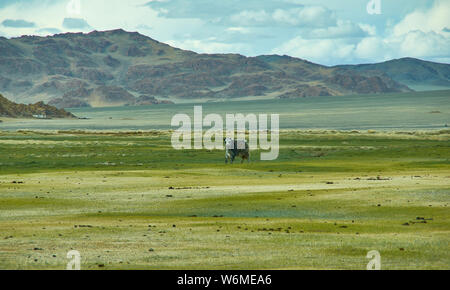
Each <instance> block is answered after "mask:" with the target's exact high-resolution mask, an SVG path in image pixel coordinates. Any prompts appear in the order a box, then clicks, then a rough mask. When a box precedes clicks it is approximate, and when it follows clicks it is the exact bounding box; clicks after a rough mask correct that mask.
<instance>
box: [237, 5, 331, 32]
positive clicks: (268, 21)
mask: <svg viewBox="0 0 450 290" xmlns="http://www.w3.org/2000/svg"><path fill="white" fill-rule="evenodd" d="M230 20H231V22H232V23H236V24H239V25H241V26H259V25H284V26H306V27H326V26H329V25H334V24H336V16H335V15H334V13H333V11H331V10H329V9H327V8H326V7H322V6H305V7H300V8H291V9H276V10H274V11H272V12H267V11H265V10H244V11H241V12H240V13H238V14H234V15H232V16H231V17H230Z"/></svg>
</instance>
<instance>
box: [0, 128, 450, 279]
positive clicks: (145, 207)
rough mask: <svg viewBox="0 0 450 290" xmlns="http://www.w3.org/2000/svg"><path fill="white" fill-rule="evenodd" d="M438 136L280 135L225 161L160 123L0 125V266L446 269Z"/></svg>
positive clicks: (445, 153)
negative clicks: (139, 128) (263, 157)
mask: <svg viewBox="0 0 450 290" xmlns="http://www.w3.org/2000/svg"><path fill="white" fill-rule="evenodd" d="M449 139H450V132H449V131H448V130H447V131H440V132H438V131H428V132H422V133H421V132H415V133H396V132H390V133H382V132H338V131H333V132H331V131H296V130H290V131H282V133H281V136H280V140H281V144H280V145H281V150H280V158H279V159H278V160H276V161H271V162H262V161H258V160H257V159H259V158H258V153H259V152H252V156H253V160H254V161H253V162H252V163H250V164H242V165H241V164H234V165H225V164H224V160H223V155H224V154H223V152H221V151H207V150H200V151H175V150H173V149H172V147H171V146H170V135H169V133H168V132H166V131H153V132H141V133H132V132H129V133H126V132H118V133H88V132H80V131H74V132H70V131H66V132H59V133H58V132H47V133H45V132H40V133H37V132H25V131H23V132H0V152H1V154H0V269H65V268H66V264H67V263H68V261H69V260H68V259H67V257H66V254H67V252H68V251H70V250H72V249H73V250H77V251H79V252H80V253H81V268H82V269H361V270H364V269H365V268H366V265H367V263H368V262H369V259H367V258H366V255H367V253H368V252H369V251H371V250H377V251H379V252H380V254H381V263H382V269H450V252H449V242H450V212H449V208H448V207H449V203H450V166H449V157H450V145H449V144H450V142H449Z"/></svg>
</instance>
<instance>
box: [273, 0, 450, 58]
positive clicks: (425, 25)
mask: <svg viewBox="0 0 450 290" xmlns="http://www.w3.org/2000/svg"><path fill="white" fill-rule="evenodd" d="M448 15H450V1H442V0H438V1H436V2H435V4H434V5H433V6H432V7H431V8H429V9H428V10H416V11H414V12H412V13H410V14H408V15H406V16H405V17H404V18H403V19H402V20H401V21H400V22H398V23H397V24H396V25H392V29H391V30H390V32H388V33H387V34H386V35H383V36H381V35H377V33H376V28H375V27H374V26H371V25H367V24H359V25H356V24H353V23H351V22H343V21H341V20H338V22H337V25H336V26H333V27H327V28H321V29H314V30H312V31H309V33H304V32H303V33H300V36H297V37H294V38H292V39H291V40H288V41H287V42H285V43H283V44H282V45H280V46H279V47H277V48H275V49H274V50H273V53H277V54H289V55H292V56H296V57H300V58H305V59H309V60H312V61H315V62H318V63H322V64H331V65H333V64H342V63H345V62H350V63H358V62H378V61H385V60H389V59H393V58H401V57H415V58H422V59H428V60H434V61H448V60H449V59H450V55H449V53H450V35H449V34H448V33H446V32H445V28H448V27H450V17H448ZM358 29H359V30H360V31H364V33H365V34H366V36H364V37H360V38H354V39H351V35H354V36H358ZM333 38H334V39H333Z"/></svg>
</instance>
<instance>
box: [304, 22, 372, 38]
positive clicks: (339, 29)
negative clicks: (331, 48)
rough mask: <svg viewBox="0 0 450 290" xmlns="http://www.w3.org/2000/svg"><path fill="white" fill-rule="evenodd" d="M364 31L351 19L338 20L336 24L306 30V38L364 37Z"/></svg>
mask: <svg viewBox="0 0 450 290" xmlns="http://www.w3.org/2000/svg"><path fill="white" fill-rule="evenodd" d="M366 34H367V33H366V32H365V31H364V30H363V29H362V28H361V27H360V26H359V25H357V24H355V23H353V22H351V21H342V20H338V21H337V25H336V26H329V27H326V28H317V29H313V30H311V31H310V32H308V33H307V34H306V35H307V36H308V38H350V37H364V36H366Z"/></svg>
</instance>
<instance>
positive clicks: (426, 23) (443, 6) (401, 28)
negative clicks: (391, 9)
mask: <svg viewBox="0 0 450 290" xmlns="http://www.w3.org/2000/svg"><path fill="white" fill-rule="evenodd" d="M446 27H450V1H448V0H436V1H435V3H434V5H433V6H432V7H431V9H428V10H416V11H414V12H413V13H410V14H408V15H407V16H406V17H405V18H404V19H403V20H402V21H400V22H399V23H398V24H397V25H395V26H394V28H393V34H394V35H395V36H400V35H404V34H407V33H409V32H411V31H416V30H419V31H422V32H425V33H428V32H435V33H442V32H443V29H444V28H446Z"/></svg>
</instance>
